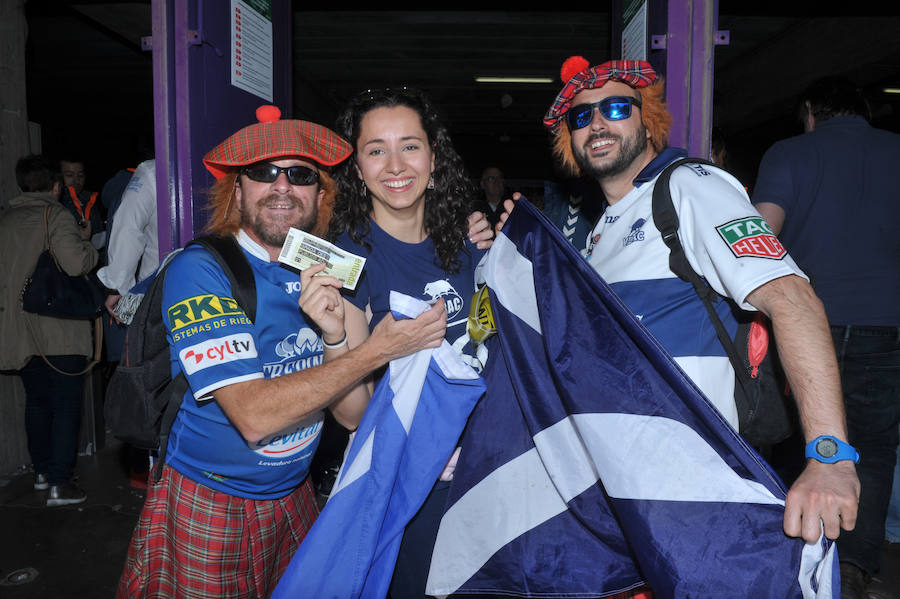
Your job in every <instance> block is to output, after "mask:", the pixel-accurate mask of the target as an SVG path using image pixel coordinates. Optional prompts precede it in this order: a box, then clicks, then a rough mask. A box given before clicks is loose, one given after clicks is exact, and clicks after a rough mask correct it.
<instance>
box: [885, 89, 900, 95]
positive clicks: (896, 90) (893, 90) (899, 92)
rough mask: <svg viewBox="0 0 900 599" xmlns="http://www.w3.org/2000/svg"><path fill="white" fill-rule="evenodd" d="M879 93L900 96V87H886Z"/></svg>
mask: <svg viewBox="0 0 900 599" xmlns="http://www.w3.org/2000/svg"><path fill="white" fill-rule="evenodd" d="M881 91H883V92H884V93H886V94H900V87H886V88H884V89H883V90H881Z"/></svg>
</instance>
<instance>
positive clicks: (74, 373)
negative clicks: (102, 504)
mask: <svg viewBox="0 0 900 599" xmlns="http://www.w3.org/2000/svg"><path fill="white" fill-rule="evenodd" d="M58 165H59V163H58V162H56V161H52V160H49V159H47V158H45V157H43V156H39V155H33V156H26V157H24V158H21V159H20V160H19V161H18V162H17V164H16V183H17V184H18V185H19V188H20V189H21V190H22V195H20V196H18V197H17V198H15V199H13V200H12V201H11V202H10V209H9V210H7V211H6V212H4V214H3V215H2V216H0V290H2V291H0V323H2V330H3V333H4V336H5V340H4V343H3V346H2V348H0V368H2V369H3V370H18V371H19V376H20V377H21V379H22V384H23V385H24V387H25V432H26V434H27V438H28V453H29V454H30V456H31V461H32V466H33V468H34V488H35V489H36V490H47V491H48V492H47V498H46V500H45V502H46V505H47V506H49V507H53V506H61V505H70V504H77V503H82V502H83V501H85V500H86V499H87V495H86V494H85V492H84V491H83V490H82V489H80V488H79V487H78V486H76V485H75V484H74V483H73V482H72V475H73V471H74V468H75V461H76V458H77V450H78V432H79V430H80V427H81V402H82V395H83V392H84V375H83V373H82V371H83V370H84V368H85V366H86V364H87V358H88V357H89V356H91V355H92V353H93V343H92V338H91V324H90V322H88V321H86V320H69V319H62V318H53V317H49V316H42V315H37V314H29V313H26V312H25V311H24V310H23V309H22V302H21V300H20V298H19V296H20V293H21V291H22V286H23V285H24V283H25V279H26V278H28V277H30V276H31V273H32V272H34V268H35V266H36V265H37V261H38V257H39V256H40V254H41V253H42V252H43V251H44V249H45V248H46V247H47V245H46V244H47V241H48V240H47V239H46V237H45V215H47V213H48V210H49V215H48V216H47V219H46V226H47V230H46V234H48V235H49V244H50V247H51V248H52V250H53V255H54V257H55V258H56V261H57V263H58V265H59V267H60V268H61V269H62V270H63V271H65V272H66V273H67V274H69V275H72V276H76V275H84V274H87V273H88V272H90V271H91V270H92V269H93V268H94V265H95V264H96V263H97V250H96V249H95V248H94V247H93V246H92V245H91V243H90V242H89V241H88V236H89V233H90V229H89V228H87V227H79V226H78V225H77V224H76V222H75V219H74V218H73V217H72V215H71V214H70V213H69V212H68V211H67V210H66V209H65V208H64V207H63V206H62V205H61V204H60V203H59V201H58V200H57V198H58V197H59V196H58V194H59V189H60V175H59V166H58Z"/></svg>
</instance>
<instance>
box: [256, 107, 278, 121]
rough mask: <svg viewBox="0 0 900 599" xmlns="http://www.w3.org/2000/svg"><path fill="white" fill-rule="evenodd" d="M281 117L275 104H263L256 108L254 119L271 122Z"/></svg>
mask: <svg viewBox="0 0 900 599" xmlns="http://www.w3.org/2000/svg"><path fill="white" fill-rule="evenodd" d="M280 118H281V111H280V110H279V109H278V107H277V106H272V105H271V104H264V105H262V106H260V107H259V108H257V109H256V119H257V120H258V121H259V122H260V123H272V122H275V121H277V120H278V119H280Z"/></svg>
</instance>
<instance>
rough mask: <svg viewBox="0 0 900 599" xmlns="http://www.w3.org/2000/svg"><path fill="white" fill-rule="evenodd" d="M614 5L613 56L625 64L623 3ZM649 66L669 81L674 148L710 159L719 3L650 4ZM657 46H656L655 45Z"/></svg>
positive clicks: (658, 0) (651, 0) (678, 0)
mask: <svg viewBox="0 0 900 599" xmlns="http://www.w3.org/2000/svg"><path fill="white" fill-rule="evenodd" d="M625 1H626V0H613V4H612V11H611V14H612V15H613V26H612V28H611V33H612V35H611V36H610V40H611V44H612V47H611V48H610V50H611V56H613V57H614V58H621V47H622V15H623V3H624V2H625ZM647 5H648V16H647V28H648V31H647V36H648V38H649V39H648V48H647V56H648V61H649V62H650V64H652V65H653V67H654V68H655V69H656V70H657V71H659V72H661V73H662V74H663V75H664V76H665V78H666V105H667V107H668V109H669V113H670V114H671V115H672V130H671V132H670V134H669V145H670V146H674V147H681V148H685V149H687V151H688V153H689V154H690V155H691V156H699V157H709V151H710V138H711V134H712V122H713V67H714V58H715V45H716V37H717V36H716V32H717V28H718V20H719V1H718V0H647ZM651 40H652V43H651Z"/></svg>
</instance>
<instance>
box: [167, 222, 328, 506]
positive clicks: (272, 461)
mask: <svg viewBox="0 0 900 599" xmlns="http://www.w3.org/2000/svg"><path fill="white" fill-rule="evenodd" d="M238 241H239V242H240V244H241V247H242V249H243V250H244V254H245V255H246V256H247V259H248V260H249V261H250V264H251V266H252V269H253V273H254V275H255V280H256V294H257V310H256V323H251V322H250V320H249V319H248V318H247V317H246V315H245V314H244V312H243V311H242V310H241V309H240V307H238V305H237V303H236V302H235V301H234V299H232V291H231V285H230V284H229V282H228V279H227V277H226V276H225V273H224V272H222V270H221V269H220V268H219V266H218V264H217V263H216V261H215V259H214V258H213V257H212V256H211V255H210V254H209V253H208V252H207V251H206V250H204V249H203V248H200V247H196V246H190V247H188V248H187V249H185V250H184V251H182V252H181V253H179V254H178V255H177V256H176V257H175V258H173V259H172V262H171V264H170V265H169V267H168V270H167V271H166V280H165V284H164V288H163V303H162V305H163V318H164V319H165V320H166V323H167V328H168V331H169V334H168V339H169V350H170V353H171V358H172V373H173V375H176V374H177V373H178V371H179V369H181V370H183V371H184V373H185V375H186V376H187V380H188V383H189V384H190V389H189V390H188V392H187V393H186V394H185V398H184V402H183V403H182V406H181V410H180V411H179V413H178V416H177V418H176V420H175V424H174V425H173V427H172V433H171V436H170V438H169V447H168V452H167V455H166V462H167V463H168V464H169V465H170V466H172V467H173V468H175V469H176V470H178V471H179V472H181V473H182V474H184V475H185V476H187V477H189V478H191V479H192V480H195V481H196V482H199V483H202V484H204V485H206V486H208V487H211V488H213V489H215V490H217V491H222V492H224V493H228V494H230V495H236V496H239V497H247V498H251V499H273V498H277V497H281V496H284V495H286V494H288V493H290V492H291V491H292V490H293V489H294V488H296V487H297V485H299V484H300V483H301V482H302V481H303V479H304V478H305V477H306V475H307V474H308V472H309V466H310V462H311V461H312V458H313V455H314V454H315V451H316V448H317V446H318V444H319V436H320V432H321V428H322V422H323V414H322V412H318V413H316V414H314V415H313V416H311V417H310V418H309V419H307V420H306V421H305V422H302V423H299V424H297V425H295V426H292V427H290V428H288V429H287V430H284V431H281V432H280V433H278V434H276V435H271V436H270V437H268V438H266V439H264V440H262V441H261V442H259V443H248V442H247V441H246V440H244V438H243V437H242V436H241V434H240V433H239V432H238V431H237V429H235V428H234V426H232V424H231V423H230V422H229V420H228V418H227V417H226V416H225V413H224V412H223V411H222V409H221V408H220V407H219V405H218V404H217V403H216V401H215V400H214V399H213V398H212V394H213V393H214V391H215V390H216V389H219V388H221V387H224V386H226V385H230V384H233V383H238V382H241V381H247V380H252V379H259V378H274V377H278V376H282V375H285V374H288V373H291V372H295V371H298V370H303V369H305V368H309V367H311V366H316V365H318V364H321V363H322V342H321V339H320V337H319V335H318V333H317V331H316V330H315V329H314V328H313V327H312V326H311V325H310V324H309V323H307V321H306V320H305V318H304V316H303V313H302V312H301V311H300V308H299V305H298V303H297V301H298V299H299V297H300V275H299V274H298V273H297V272H296V271H293V270H290V269H288V268H286V267H283V266H282V265H281V264H280V263H278V262H270V261H269V258H268V254H267V253H266V252H265V250H264V249H263V248H262V247H260V246H259V245H257V244H256V243H255V242H254V241H253V240H251V239H250V238H249V237H247V236H246V234H244V233H243V232H242V233H240V234H239V235H238Z"/></svg>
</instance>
